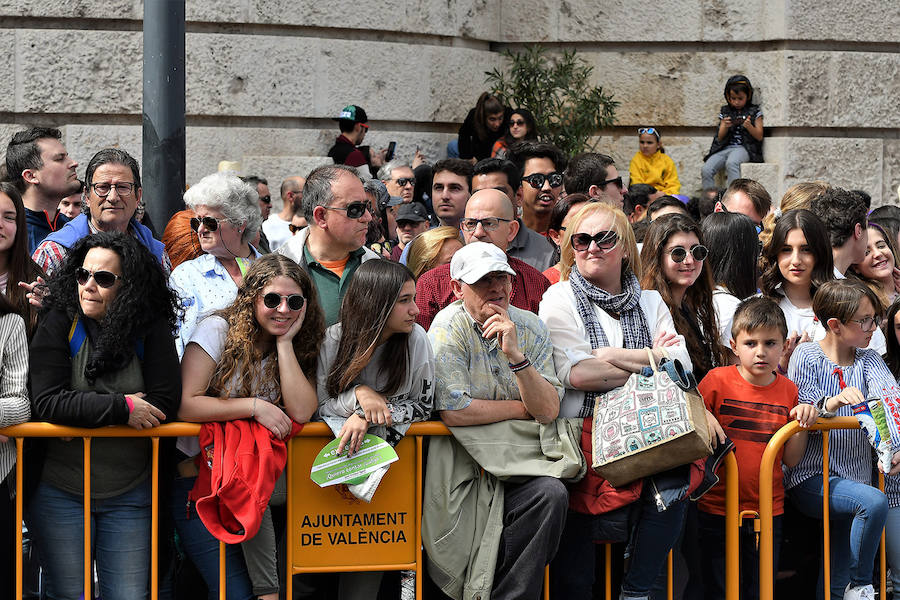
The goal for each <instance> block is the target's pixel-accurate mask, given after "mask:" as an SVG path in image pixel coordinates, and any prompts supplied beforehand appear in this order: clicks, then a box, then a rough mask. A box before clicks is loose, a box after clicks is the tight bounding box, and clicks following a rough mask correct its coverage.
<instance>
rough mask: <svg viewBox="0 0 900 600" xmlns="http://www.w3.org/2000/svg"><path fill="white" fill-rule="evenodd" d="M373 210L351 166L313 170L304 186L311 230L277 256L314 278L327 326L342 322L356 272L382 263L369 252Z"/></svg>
mask: <svg viewBox="0 0 900 600" xmlns="http://www.w3.org/2000/svg"><path fill="white" fill-rule="evenodd" d="M372 210H374V208H373V207H372V206H371V204H370V202H369V200H368V198H367V197H366V192H365V190H364V189H363V183H362V180H361V179H360V178H359V174H358V173H357V171H356V169H354V168H353V167H348V166H346V165H326V166H322V167H318V168H316V169H313V171H312V172H311V173H310V174H309V175H308V176H307V178H306V184H305V185H304V186H303V215H304V216H305V217H306V222H307V223H308V224H309V225H308V226H307V227H306V229H303V230H302V231H298V232H297V234H296V235H295V236H294V237H293V238H291V239H290V240H289V241H288V242H287V243H285V244H284V245H283V246H281V247H280V248H279V249H278V250H277V252H278V253H279V254H283V255H284V256H287V257H288V258H290V259H292V260H294V261H296V262H297V264H299V265H300V266H301V267H303V268H304V269H305V270H306V271H307V272H308V273H309V275H310V277H311V278H312V280H313V284H314V285H315V286H316V291H318V293H319V302H320V303H321V305H322V309H323V310H324V311H325V321H326V323H327V324H328V325H333V324H334V323H337V322H338V320H339V318H340V310H341V301H342V300H343V299H344V294H345V293H346V292H347V286H348V285H349V284H350V279H352V278H353V274H354V273H355V272H356V269H358V268H359V265H361V264H362V263H364V262H365V261H367V260H371V259H373V258H378V255H377V254H375V253H374V252H372V251H371V250H369V249H368V248H366V247H364V244H365V243H366V232H367V231H368V228H369V221H371V220H372V213H371V211H372Z"/></svg>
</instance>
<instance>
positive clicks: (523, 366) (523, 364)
mask: <svg viewBox="0 0 900 600" xmlns="http://www.w3.org/2000/svg"><path fill="white" fill-rule="evenodd" d="M507 364H509V370H510V371H512V372H513V373H518V372H519V371H522V370H523V369H527V368H528V367H530V366H531V361H530V360H528V357H527V356H526V357H525V360H523V361H522V362H519V363H515V364H513V363H507Z"/></svg>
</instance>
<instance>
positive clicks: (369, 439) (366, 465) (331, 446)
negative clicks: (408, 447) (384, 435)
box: [309, 434, 397, 487]
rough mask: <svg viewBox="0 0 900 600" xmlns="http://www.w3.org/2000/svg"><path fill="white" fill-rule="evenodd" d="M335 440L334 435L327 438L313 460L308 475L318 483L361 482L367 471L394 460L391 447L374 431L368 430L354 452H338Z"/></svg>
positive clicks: (337, 440)
mask: <svg viewBox="0 0 900 600" xmlns="http://www.w3.org/2000/svg"><path fill="white" fill-rule="evenodd" d="M338 442H340V440H339V439H337V438H335V439H333V440H331V441H330V442H328V444H327V445H326V446H325V447H324V448H322V450H321V451H320V452H319V454H318V455H317V456H316V459H315V460H314V461H313V464H312V469H311V470H310V473H309V477H310V479H312V480H313V481H314V482H316V483H317V484H318V485H319V486H320V487H326V486H329V485H336V484H338V483H348V484H356V483H361V482H362V481H364V480H365V478H366V476H367V475H368V474H369V473H372V472H373V471H377V470H378V469H380V468H381V467H383V466H386V465H389V464H391V463H392V462H394V461H396V460H397V453H396V452H395V451H394V449H393V448H391V446H390V444H388V443H387V442H386V441H384V440H383V439H381V438H380V437H378V436H377V435H372V434H367V435H366V437H365V438H364V439H363V442H362V444H361V445H360V447H359V450H358V451H357V452H356V454H354V455H353V456H348V455H347V451H346V450H344V453H343V454H338V451H337V447H338Z"/></svg>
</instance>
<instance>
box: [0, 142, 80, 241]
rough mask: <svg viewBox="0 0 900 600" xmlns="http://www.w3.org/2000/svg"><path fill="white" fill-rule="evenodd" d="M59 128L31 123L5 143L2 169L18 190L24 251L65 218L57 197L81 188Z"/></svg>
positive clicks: (59, 225)
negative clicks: (22, 210) (25, 236)
mask: <svg viewBox="0 0 900 600" xmlns="http://www.w3.org/2000/svg"><path fill="white" fill-rule="evenodd" d="M61 139H62V133H60V131H59V129H52V128H49V127H33V128H31V129H28V130H25V131H19V132H17V133H16V134H15V135H13V137H12V139H11V140H10V142H9V145H8V146H7V147H6V172H7V177H9V180H10V181H11V182H12V183H13V184H14V185H15V186H16V188H18V190H19V192H20V193H21V194H22V203H23V204H24V205H25V222H26V224H27V226H28V252H29V253H33V252H34V251H35V250H36V249H37V247H38V244H40V243H41V242H42V241H44V238H46V237H47V236H48V235H49V234H50V233H51V232H53V231H57V230H58V229H60V228H61V227H62V226H63V225H65V224H66V223H68V222H69V218H68V217H66V216H65V215H63V214H61V213H60V212H59V210H58V207H59V203H60V201H61V200H62V199H63V198H65V197H66V196H69V195H71V194H75V193H77V192H79V191H80V189H81V182H80V181H78V176H77V175H76V174H75V167H77V166H78V163H77V162H75V161H74V160H73V159H72V158H71V157H70V156H69V153H68V152H66V148H65V146H63V144H62V141H61Z"/></svg>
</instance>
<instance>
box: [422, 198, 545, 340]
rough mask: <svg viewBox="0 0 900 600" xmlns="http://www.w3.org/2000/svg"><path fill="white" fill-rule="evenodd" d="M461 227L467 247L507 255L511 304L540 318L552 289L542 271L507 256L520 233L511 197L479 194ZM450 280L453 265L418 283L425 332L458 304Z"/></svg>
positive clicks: (471, 201) (468, 207)
mask: <svg viewBox="0 0 900 600" xmlns="http://www.w3.org/2000/svg"><path fill="white" fill-rule="evenodd" d="M459 226H460V229H461V230H462V235H463V241H464V242H465V243H466V244H471V243H472V242H487V243H489V244H493V245H495V246H497V247H498V248H500V249H501V250H503V252H506V253H507V259H508V262H509V266H510V268H512V270H513V271H515V276H514V277H513V278H512V292H511V295H510V304H512V305H513V306H515V307H516V308H521V309H523V310H529V311H531V312H533V313H535V314H537V311H538V306H539V304H540V302H541V297H542V296H543V295H544V291H545V290H546V289H547V288H548V287H550V282H549V281H548V280H547V278H546V277H544V276H543V275H542V274H541V272H540V271H538V270H537V269H535V268H534V267H532V266H531V265H529V264H528V263H526V262H524V261H521V260H519V259H517V258H514V257H512V256H509V254H508V252H507V251H508V249H509V245H510V242H512V240H513V239H515V237H516V234H517V233H518V231H519V222H518V221H517V220H516V212H515V208H514V206H513V203H512V200H510V198H509V196H507V195H506V194H505V193H503V192H501V191H500V190H498V189H495V188H487V189H483V190H480V191H478V192H475V193H474V194H472V196H471V197H470V198H469V201H468V202H467V203H466V212H465V214H464V216H463V218H462V219H461V220H460V223H459ZM450 280H451V277H450V265H440V266H438V267H435V268H434V269H431V270H430V271H426V272H425V273H423V274H422V275H421V276H420V277H419V280H418V281H417V282H416V304H417V305H418V307H419V314H418V316H417V317H416V322H417V323H418V324H419V325H421V326H422V327H424V328H425V329H428V328H429V327H430V326H431V321H432V319H434V316H435V315H436V314H437V313H438V312H440V311H441V310H442V309H444V308H445V307H446V306H448V305H449V304H450V303H451V302H453V301H454V300H456V297H455V295H454V293H453V289H452V287H451V285H450Z"/></svg>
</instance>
